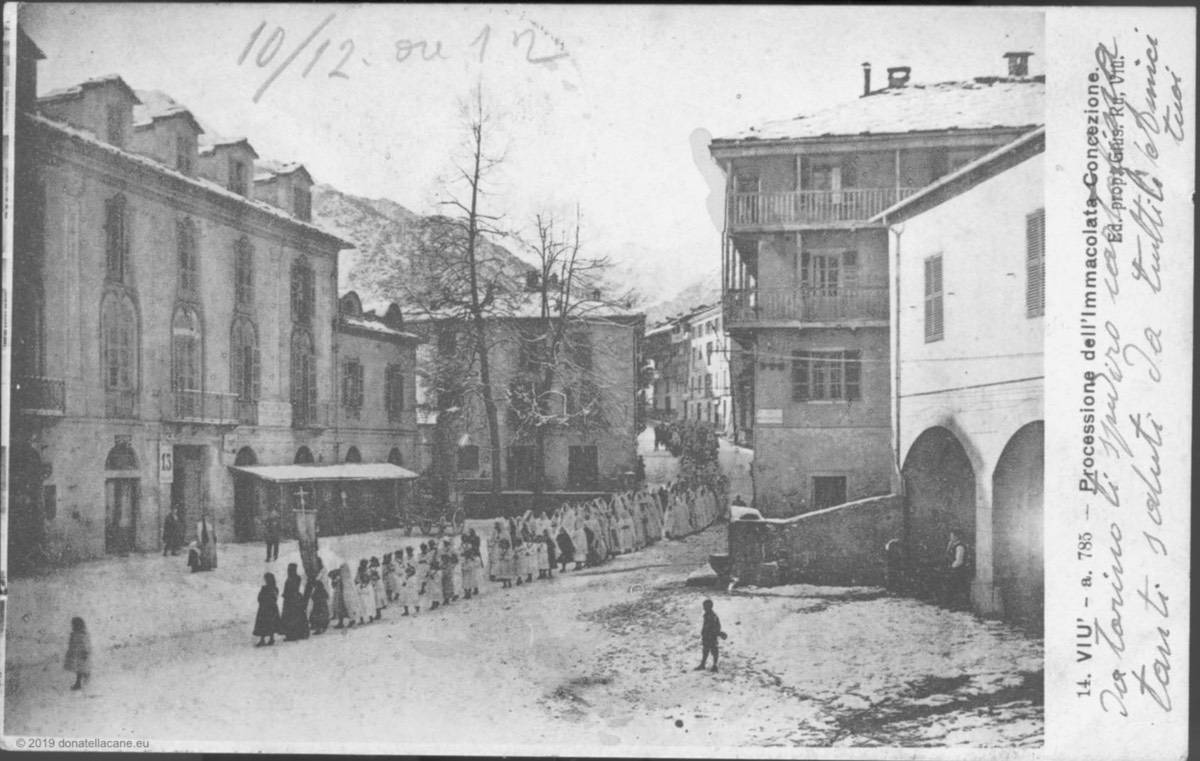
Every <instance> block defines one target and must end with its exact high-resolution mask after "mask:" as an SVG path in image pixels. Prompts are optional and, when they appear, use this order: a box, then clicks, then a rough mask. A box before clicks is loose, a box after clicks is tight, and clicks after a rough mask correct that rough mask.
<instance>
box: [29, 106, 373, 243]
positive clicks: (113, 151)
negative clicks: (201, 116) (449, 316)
mask: <svg viewBox="0 0 1200 761" xmlns="http://www.w3.org/2000/svg"><path fill="white" fill-rule="evenodd" d="M22 116H23V117H24V118H27V119H29V120H31V121H32V122H33V123H34V124H36V125H38V126H40V127H42V128H44V129H49V130H51V131H54V132H58V133H59V134H61V135H63V136H65V137H69V138H71V139H73V140H76V141H79V142H82V143H84V144H86V145H88V146H89V147H92V148H95V149H97V150H102V151H104V152H105V153H108V154H109V155H111V156H114V157H117V158H120V159H123V160H125V161H129V162H132V163H135V164H139V165H141V166H143V167H145V168H148V169H151V170H153V171H155V172H157V173H159V174H162V175H165V176H169V177H171V178H173V179H175V180H177V181H180V182H184V183H187V184H189V185H193V186H196V187H198V188H200V189H202V190H204V191H206V192H208V193H212V194H214V195H218V196H221V197H223V198H225V199H227V200H233V201H237V202H239V203H242V204H246V205H247V206H251V207H253V208H255V209H256V210H258V211H261V212H263V213H266V214H270V215H271V216H272V217H275V218H276V219H279V220H283V221H285V222H289V223H291V224H293V225H297V226H299V227H302V228H304V229H306V230H308V231H309V232H313V233H318V234H320V235H322V236H324V237H325V238H327V239H331V240H334V241H336V242H337V243H338V244H339V245H340V247H341V248H354V244H353V243H351V242H350V241H347V240H344V239H343V238H341V237H339V236H337V235H334V234H333V233H331V232H329V231H328V230H324V229H322V228H320V227H317V226H316V225H314V224H312V223H311V222H304V221H303V220H300V219H298V218H296V217H294V216H292V215H291V214H288V213H287V212H286V211H284V210H282V209H279V208H277V207H275V206H272V205H271V204H269V203H267V202H266V201H257V200H254V199H250V198H246V197H245V196H242V195H240V194H238V193H235V192H233V191H232V190H229V189H227V188H224V187H222V186H221V185H218V184H217V183H215V182H212V181H210V180H206V179H204V178H203V177H189V176H188V175H186V174H183V173H182V172H179V171H177V170H175V169H172V168H171V167H168V166H165V165H164V164H160V163H159V162H157V161H155V160H154V159H152V158H149V157H147V156H142V155H139V154H137V153H131V152H129V151H126V150H124V149H121V148H118V147H116V146H114V145H110V144H109V143H106V142H104V141H103V140H100V139H98V138H97V137H96V136H95V135H93V134H92V133H91V132H89V131H87V130H81V129H76V128H74V127H72V126H70V125H67V124H64V123H62V122H58V121H55V120H53V119H50V118H47V117H45V116H41V115H39V114H32V113H24V114H22Z"/></svg>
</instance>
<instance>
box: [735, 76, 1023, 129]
mask: <svg viewBox="0 0 1200 761" xmlns="http://www.w3.org/2000/svg"><path fill="white" fill-rule="evenodd" d="M1045 92H1046V82H1045V78H1044V77H1040V76H1039V77H1020V78H1016V77H976V78H975V79H972V80H969V81H965V82H940V83H937V84H929V85H923V84H910V85H905V86H903V87H889V88H887V89H884V90H880V91H878V92H873V93H871V94H870V95H865V96H862V97H860V98H858V99H856V100H852V101H849V102H846V103H841V104H838V105H836V106H832V107H830V108H826V109H823V110H821V111H817V112H815V113H813V114H807V115H801V116H796V117H793V118H791V119H780V120H777V121H770V122H766V123H764V124H762V125H759V126H757V127H751V128H750V129H748V130H744V131H742V132H739V133H737V134H734V135H730V136H728V137H724V138H718V139H716V140H714V142H721V141H738V140H800V139H806V138H810V139H811V138H820V137H834V136H854V135H886V134H902V133H906V132H936V131H940V130H951V129H957V130H968V129H992V128H997V127H1034V126H1038V125H1042V124H1045V123H1046V114H1045V103H1044V98H1045Z"/></svg>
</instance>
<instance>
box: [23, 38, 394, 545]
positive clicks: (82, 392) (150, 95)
mask: <svg viewBox="0 0 1200 761" xmlns="http://www.w3.org/2000/svg"><path fill="white" fill-rule="evenodd" d="M19 39H20V44H19V45H18V55H19V58H20V66H21V67H22V71H23V76H28V77H31V78H33V81H32V82H27V81H25V80H23V85H24V86H23V87H22V88H21V93H20V94H21V98H20V99H19V101H18V103H17V108H18V116H17V122H16V135H15V140H16V149H15V153H16V156H17V166H16V167H15V170H16V186H15V206H16V208H15V215H14V216H15V218H16V219H17V220H18V224H17V229H16V230H15V246H14V251H13V278H14V281H13V282H14V285H13V298H14V326H13V364H12V378H13V384H12V400H11V401H12V404H11V407H9V409H12V410H13V412H14V415H13V419H12V428H11V443H12V446H11V453H10V454H11V457H10V475H11V487H12V491H11V495H12V499H11V504H10V507H11V510H10V548H12V549H14V550H17V551H18V553H17V554H19V555H37V556H38V558H35V559H41V560H49V561H52V562H53V561H72V560H78V559H83V558H93V557H99V556H102V555H104V554H106V553H125V552H130V551H136V550H153V549H156V548H158V547H160V541H161V527H162V523H163V519H164V518H165V516H166V515H167V513H168V512H169V511H171V510H175V511H177V513H178V514H179V515H180V516H181V518H182V521H183V525H184V526H185V530H186V535H187V538H188V539H191V538H194V536H195V534H196V525H197V521H198V520H199V518H200V517H201V515H207V516H209V517H210V518H211V519H212V520H213V522H214V523H215V527H216V533H217V537H218V539H219V540H220V541H228V540H233V539H238V540H244V539H250V538H253V537H254V536H255V535H256V534H257V532H258V530H259V527H260V521H261V517H262V512H263V510H264V509H265V504H267V501H269V500H274V502H275V503H280V502H281V501H282V505H283V506H284V507H285V508H290V507H291V500H292V499H293V498H294V497H295V490H292V489H290V488H288V489H284V488H283V487H280V488H269V487H268V486H267V484H269V483H275V482H274V481H272V480H271V478H270V477H269V474H258V477H257V478H256V477H255V474H254V473H253V472H252V471H247V470H241V468H247V467H249V468H253V467H258V466H270V465H273V464H289V465H290V464H292V463H294V462H310V463H327V464H329V463H335V462H338V461H340V459H341V455H342V451H341V450H340V447H341V446H342V438H343V437H342V436H341V434H340V433H339V431H338V425H339V418H338V413H337V408H336V406H335V404H334V402H335V401H336V400H337V398H338V382H339V375H338V368H337V365H336V363H335V357H336V356H337V354H338V343H339V341H344V342H345V343H348V344H353V342H355V341H361V340H364V339H363V338H362V337H361V336H362V335H365V334H364V333H363V331H360V330H359V329H358V326H354V325H351V324H349V323H345V322H344V323H343V324H342V326H341V328H340V329H339V331H337V332H336V333H335V331H334V329H333V325H334V323H335V319H337V318H338V314H339V310H338V299H337V292H336V287H335V284H336V282H337V280H336V273H337V256H338V252H339V250H341V249H344V248H348V247H350V246H351V244H349V243H347V242H346V241H344V240H341V239H340V238H338V237H336V236H334V235H331V234H329V233H327V232H325V231H323V230H321V229H319V228H317V227H315V226H314V225H312V224H311V222H309V221H308V206H307V204H305V203H304V200H303V199H304V197H305V196H306V195H307V194H308V193H309V188H310V186H311V183H312V180H311V177H309V176H308V174H307V172H305V171H303V170H302V168H300V169H297V168H295V167H287V166H284V167H278V166H274V165H269V166H267V167H266V169H265V170H264V171H259V172H256V169H255V165H254V163H253V162H254V161H255V160H256V153H255V151H254V149H253V148H252V147H251V146H250V144H249V143H248V142H247V141H245V140H243V139H238V140H232V141H227V140H220V139H216V140H213V139H210V140H208V141H204V140H203V139H204V132H203V128H202V127H201V125H200V123H199V122H198V121H197V119H196V118H195V117H194V116H193V115H192V114H191V113H190V112H189V111H188V110H187V109H186V108H185V107H183V106H182V105H180V104H178V103H175V102H174V101H172V100H170V98H169V97H168V96H165V95H164V94H162V93H158V92H153V91H151V92H141V93H139V92H135V91H134V90H133V89H132V88H130V87H129V86H128V85H127V84H126V83H125V82H124V81H123V80H122V79H121V78H120V77H119V76H115V75H113V76H106V77H100V78H96V79H91V80H88V81H86V82H84V83H82V84H80V85H77V86H75V87H71V88H66V89H64V90H59V91H55V92H51V93H49V94H47V95H45V96H43V97H41V98H36V99H35V95H36V92H37V85H36V62H37V60H38V59H39V58H41V54H40V51H37V49H36V47H35V46H34V45H33V43H32V42H31V41H30V40H29V39H28V38H27V37H25V36H24V35H23V34H21V35H20V38H19ZM256 174H257V176H256ZM263 199H267V200H263ZM380 328H387V326H384V325H381V326H380ZM367 332H370V333H371V335H375V334H379V335H380V336H381V337H380V338H378V339H376V340H378V341H380V342H381V344H382V345H385V346H389V347H391V346H398V347H399V346H401V344H398V343H397V342H396V340H395V337H394V336H383V333H384V332H386V331H381V330H377V329H374V327H373V326H372V329H371V330H370V331H367ZM396 351H397V360H396V361H397V362H398V363H400V365H401V366H403V367H405V368H406V369H405V372H406V373H408V375H409V378H410V380H409V381H408V382H407V385H408V387H410V388H411V386H412V385H413V383H412V381H411V375H412V372H413V366H412V363H411V359H408V357H410V355H411V352H412V349H411V346H409V345H407V344H404V345H403V348H398V349H397V350H396ZM6 407H7V405H6ZM405 426H407V430H404V429H405ZM411 428H412V425H411V423H409V422H407V421H404V422H402V423H401V424H400V425H399V427H398V430H397V431H396V433H397V436H396V437H395V446H397V447H399V448H400V450H401V452H402V453H403V455H402V457H401V459H402V460H403V459H404V457H411V447H412V444H411V443H410V439H411ZM356 435H357V434H356ZM406 437H407V438H406ZM363 442H364V443H363V444H362V445H360V446H364V447H365V446H370V447H371V448H372V449H371V454H372V456H376V455H377V456H378V457H380V458H381V461H383V458H385V457H386V456H387V454H388V452H389V449H388V448H384V447H382V446H381V444H380V442H379V441H377V440H373V441H371V442H370V443H369V444H368V443H367V438H365V437H364V438H363ZM406 450H407V451H406ZM326 475H327V476H328V475H329V474H328V473H327V474H326ZM330 491H331V490H330ZM311 504H312V503H310V504H309V506H311ZM322 504H334V503H333V502H332V501H331V500H326V501H325V503H322ZM14 559H16V560H17V561H18V564H19V563H20V560H21V558H19V557H17V558H14Z"/></svg>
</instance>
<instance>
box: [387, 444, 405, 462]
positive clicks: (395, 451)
mask: <svg viewBox="0 0 1200 761" xmlns="http://www.w3.org/2000/svg"><path fill="white" fill-rule="evenodd" d="M387 461H388V462H390V463H391V464H393V465H403V464H404V455H402V454H400V447H392V451H390V452H388V456H387Z"/></svg>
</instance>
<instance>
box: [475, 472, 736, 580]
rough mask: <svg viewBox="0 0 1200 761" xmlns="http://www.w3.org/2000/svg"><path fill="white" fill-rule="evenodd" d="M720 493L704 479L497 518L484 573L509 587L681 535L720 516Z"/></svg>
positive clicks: (591, 564)
mask: <svg viewBox="0 0 1200 761" xmlns="http://www.w3.org/2000/svg"><path fill="white" fill-rule="evenodd" d="M723 496H724V495H721V494H718V493H717V492H716V491H715V490H714V489H713V488H710V487H709V486H707V485H699V486H695V487H685V486H683V485H680V484H676V485H673V486H671V487H662V488H661V489H659V490H658V491H656V492H652V491H649V490H647V489H644V488H643V489H639V490H637V491H630V492H624V493H621V494H617V495H614V496H613V497H612V498H610V499H603V498H597V499H594V500H592V501H590V502H584V503H569V504H564V505H562V506H561V507H559V508H558V509H557V510H554V511H552V512H551V513H549V514H547V513H546V512H544V511H543V512H540V513H538V514H536V515H534V513H533V511H528V512H526V513H525V515H523V516H522V517H521V518H520V519H514V518H508V519H504V520H497V521H496V522H495V524H494V525H493V529H492V533H491V534H490V535H489V536H488V540H487V573H488V578H489V579H491V580H493V581H499V582H500V583H501V584H502V586H504V587H505V588H507V587H510V586H513V585H514V584H517V585H520V584H523V583H528V582H531V581H533V579H534V576H535V575H536V577H537V578H539V579H545V578H551V577H552V576H553V575H554V569H555V567H557V568H558V570H559V571H560V572H565V571H567V570H568V569H569V567H572V568H574V569H575V570H579V569H581V568H583V567H585V566H595V565H599V564H600V563H603V562H604V561H606V560H608V559H609V558H611V557H614V556H616V555H621V554H625V553H628V552H635V551H637V550H640V549H642V548H643V547H645V546H647V545H649V544H652V543H654V542H657V541H660V540H662V539H678V538H682V537H684V536H687V535H689V534H692V533H695V532H696V531H700V530H701V529H704V528H706V527H708V526H709V525H711V524H712V523H713V522H714V521H715V520H717V518H718V517H720V514H721V500H722V499H723Z"/></svg>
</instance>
